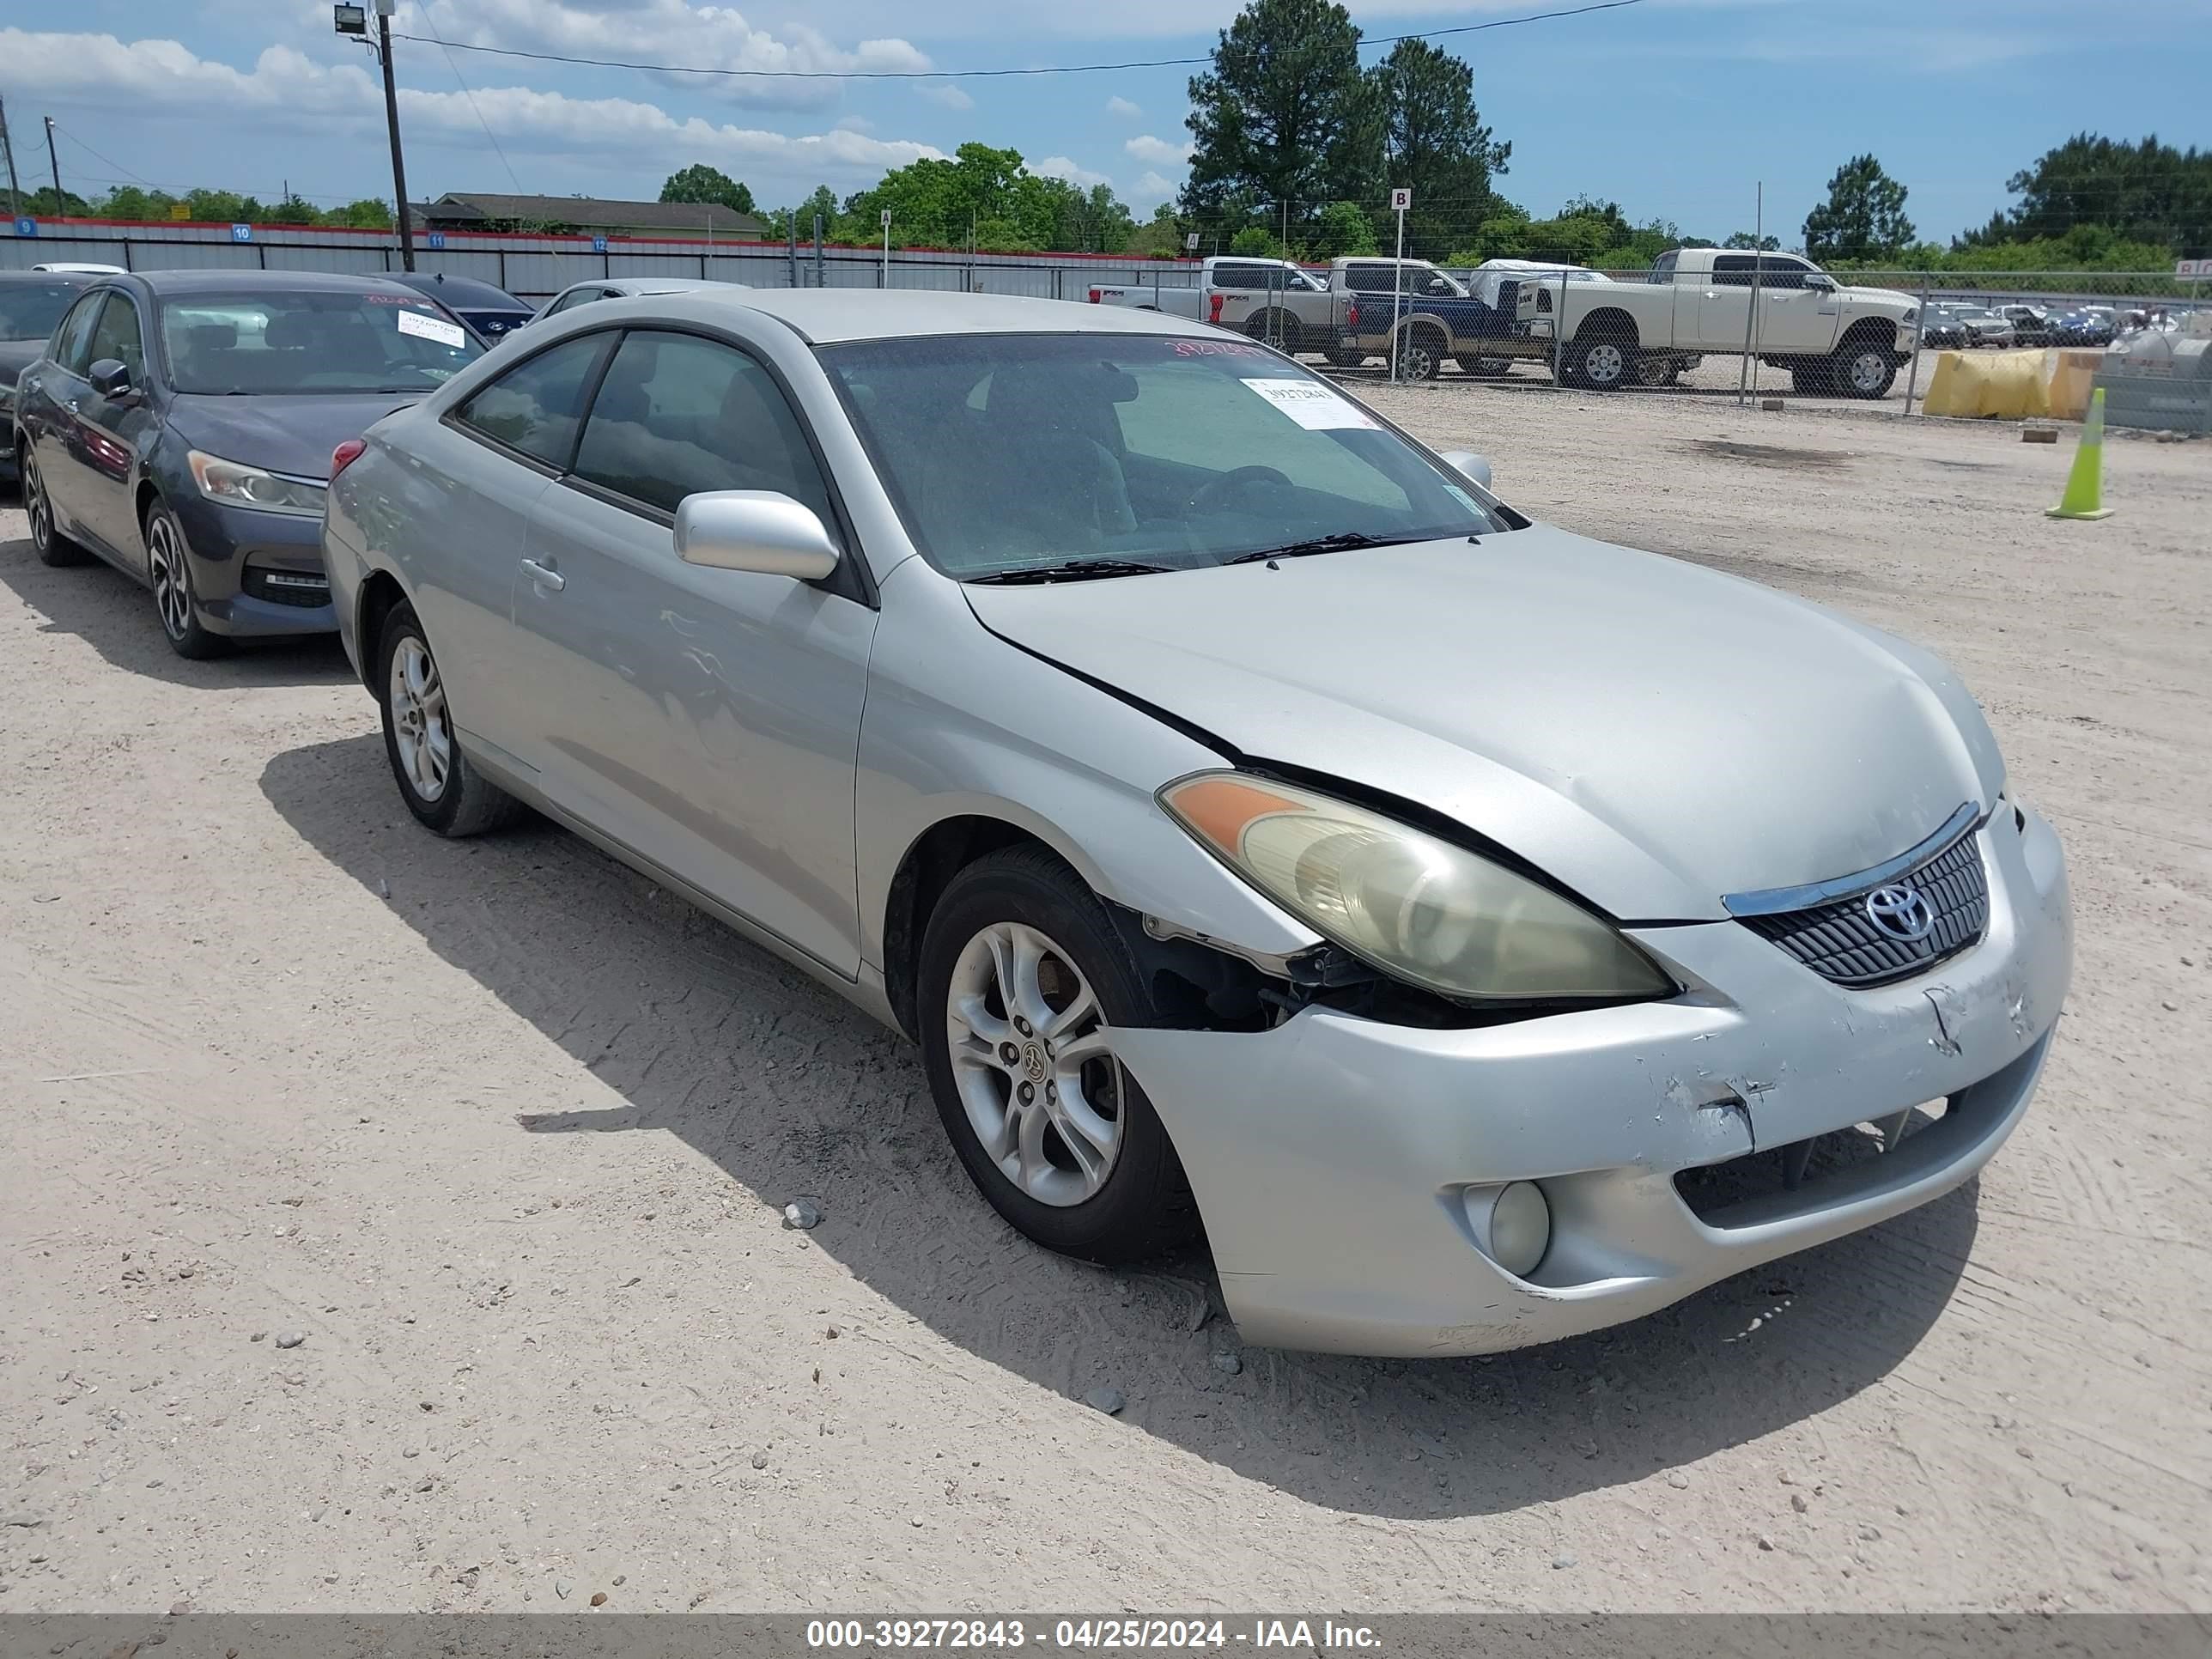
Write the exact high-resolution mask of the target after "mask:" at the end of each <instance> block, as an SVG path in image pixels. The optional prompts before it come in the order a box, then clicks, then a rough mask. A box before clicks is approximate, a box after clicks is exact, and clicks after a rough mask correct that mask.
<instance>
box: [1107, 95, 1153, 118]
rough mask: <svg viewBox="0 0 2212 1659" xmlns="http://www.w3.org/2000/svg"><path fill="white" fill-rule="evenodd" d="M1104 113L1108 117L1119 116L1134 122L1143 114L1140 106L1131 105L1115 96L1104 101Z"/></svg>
mask: <svg viewBox="0 0 2212 1659" xmlns="http://www.w3.org/2000/svg"><path fill="white" fill-rule="evenodd" d="M1106 112H1107V113H1108V114H1109V115H1119V116H1123V117H1126V118H1128V119H1130V120H1134V119H1135V118H1137V117H1138V116H1139V115H1142V114H1143V113H1144V109H1143V106H1140V105H1137V104H1133V103H1131V102H1130V101H1129V100H1127V99H1126V98H1123V97H1121V96H1120V95H1119V94H1116V95H1115V96H1114V97H1111V98H1109V99H1108V100H1106Z"/></svg>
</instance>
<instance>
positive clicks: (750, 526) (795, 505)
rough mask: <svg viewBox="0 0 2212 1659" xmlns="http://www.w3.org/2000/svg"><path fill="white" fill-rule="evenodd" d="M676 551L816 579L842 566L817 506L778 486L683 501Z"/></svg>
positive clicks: (727, 566) (689, 558) (710, 563)
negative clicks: (809, 505) (784, 493)
mask: <svg viewBox="0 0 2212 1659" xmlns="http://www.w3.org/2000/svg"><path fill="white" fill-rule="evenodd" d="M676 556H677V557H678V558H679V559H681V560H683V561H684V563H686V564H696V565H703V566H706V567H708V568H712V569H715V570H750V571H752V572H754V573H755V574H758V575H763V576H789V577H791V578H792V579H793V580H796V581H802V582H816V581H820V580H822V579H823V577H824V576H827V575H828V574H829V573H830V572H831V571H833V570H835V569H836V568H837V544H836V543H835V542H833V541H831V540H830V539H829V531H828V530H826V529H824V528H823V524H822V520H821V519H820V518H819V517H817V515H816V513H815V511H814V509H813V508H812V507H807V506H805V505H804V504H802V503H801V502H799V501H793V500H792V498H791V497H790V496H788V495H781V494H779V493H777V492H776V491H775V490H773V489H710V490H704V491H702V492H701V493H700V494H698V495H686V496H685V497H684V499H683V500H682V501H679V502H678V503H677V507H676Z"/></svg>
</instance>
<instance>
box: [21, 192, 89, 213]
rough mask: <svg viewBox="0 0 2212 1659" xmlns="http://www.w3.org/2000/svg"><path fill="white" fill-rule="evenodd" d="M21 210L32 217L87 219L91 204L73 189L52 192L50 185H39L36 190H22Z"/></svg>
mask: <svg viewBox="0 0 2212 1659" xmlns="http://www.w3.org/2000/svg"><path fill="white" fill-rule="evenodd" d="M22 197H23V211H24V212H25V213H26V214H27V215H29V216H31V217H32V218H33V219H60V218H69V219H88V218H91V217H93V211H92V204H91V203H89V202H88V201H86V200H85V198H84V197H82V196H80V195H78V194H77V193H76V191H73V190H65V191H63V192H62V193H61V195H60V196H58V197H57V196H56V195H55V194H54V187H53V186H52V185H40V186H39V187H38V188H37V189H36V190H27V191H23V192H22Z"/></svg>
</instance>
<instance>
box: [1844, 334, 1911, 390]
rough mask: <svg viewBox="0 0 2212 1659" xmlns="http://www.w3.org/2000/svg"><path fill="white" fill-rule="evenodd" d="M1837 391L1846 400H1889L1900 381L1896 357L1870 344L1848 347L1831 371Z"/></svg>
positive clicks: (1894, 354) (1890, 351) (1861, 343)
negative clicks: (1892, 389)
mask: <svg viewBox="0 0 2212 1659" xmlns="http://www.w3.org/2000/svg"><path fill="white" fill-rule="evenodd" d="M1831 372H1832V375H1833V378H1834V380H1835V383H1836V390H1837V391H1838V392H1840V393H1841V394H1842V395H1843V396H1844V397H1846V398H1869V399H1871V398H1886V397H1887V396H1888V395H1889V389H1890V387H1891V386H1893V385H1895V384H1896V381H1897V355H1896V353H1894V352H1893V351H1892V350H1891V349H1889V348H1888V347H1887V346H1881V345H1875V344H1873V343H1869V342H1864V341H1861V342H1857V343H1848V342H1847V343H1845V344H1844V347H1843V348H1842V349H1840V350H1838V352H1837V353H1836V356H1835V367H1834V368H1833V369H1832V371H1831Z"/></svg>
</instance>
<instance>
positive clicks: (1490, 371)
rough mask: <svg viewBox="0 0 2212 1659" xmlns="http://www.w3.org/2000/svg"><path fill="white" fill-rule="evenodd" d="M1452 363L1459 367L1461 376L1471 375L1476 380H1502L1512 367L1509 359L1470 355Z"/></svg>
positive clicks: (1457, 358)
mask: <svg viewBox="0 0 2212 1659" xmlns="http://www.w3.org/2000/svg"><path fill="white" fill-rule="evenodd" d="M1453 361H1454V362H1456V363H1457V364H1458V365H1459V372H1460V373H1461V374H1471V375H1473V376H1474V378H1475V379H1476V380H1504V378H1505V376H1506V374H1508V373H1509V372H1510V370H1511V369H1512V367H1513V360H1512V359H1511V358H1510V357H1477V356H1474V355H1473V354H1471V353H1470V354H1468V355H1464V356H1459V357H1455V358H1454V359H1453Z"/></svg>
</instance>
